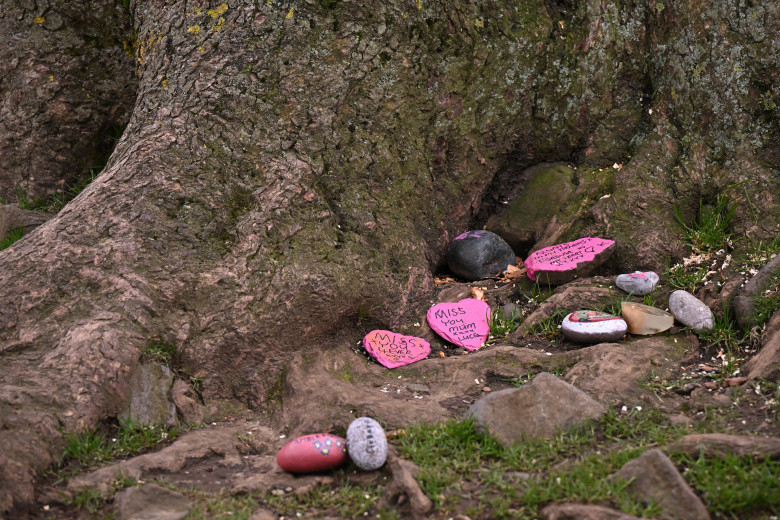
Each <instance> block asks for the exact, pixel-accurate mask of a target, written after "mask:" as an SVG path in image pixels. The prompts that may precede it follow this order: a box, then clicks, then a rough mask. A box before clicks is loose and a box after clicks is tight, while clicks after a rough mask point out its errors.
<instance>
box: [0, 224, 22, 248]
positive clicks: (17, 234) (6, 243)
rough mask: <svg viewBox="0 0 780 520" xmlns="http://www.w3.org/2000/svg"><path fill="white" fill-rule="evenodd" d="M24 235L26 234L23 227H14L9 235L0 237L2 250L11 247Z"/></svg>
mask: <svg viewBox="0 0 780 520" xmlns="http://www.w3.org/2000/svg"><path fill="white" fill-rule="evenodd" d="M22 236H24V229H23V228H14V229H12V230H11V231H9V232H8V236H7V237H5V238H3V239H0V251H2V250H3V249H7V248H9V247H11V244H13V243H14V242H16V241H17V240H19V239H20V238H22Z"/></svg>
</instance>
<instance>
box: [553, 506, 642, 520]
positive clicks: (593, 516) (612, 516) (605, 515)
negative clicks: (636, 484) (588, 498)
mask: <svg viewBox="0 0 780 520" xmlns="http://www.w3.org/2000/svg"><path fill="white" fill-rule="evenodd" d="M541 513H542V518H543V519H544V520H640V519H639V518H637V517H635V516H633V515H629V514H627V513H624V512H622V511H618V510H616V509H611V508H609V507H604V506H597V505H595V504H550V505H549V506H546V507H544V509H542V511H541Z"/></svg>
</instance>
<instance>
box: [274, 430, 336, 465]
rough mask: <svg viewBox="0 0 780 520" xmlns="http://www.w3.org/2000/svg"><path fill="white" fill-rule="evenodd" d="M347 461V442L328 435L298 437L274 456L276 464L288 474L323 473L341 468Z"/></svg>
mask: <svg viewBox="0 0 780 520" xmlns="http://www.w3.org/2000/svg"><path fill="white" fill-rule="evenodd" d="M347 459H348V456H347V441H346V440H345V439H343V438H342V437H338V436H336V435H331V434H330V433H313V434H311V435H304V436H303V437H298V438H297V439H293V440H291V441H290V442H288V443H287V444H285V445H284V446H283V447H282V449H281V450H279V453H277V454H276V463H277V464H278V465H279V467H280V468H282V469H283V470H284V471H288V472H290V473H313V472H317V471H325V470H329V469H333V468H336V467H338V466H341V465H342V464H344V463H345V462H346V461H347Z"/></svg>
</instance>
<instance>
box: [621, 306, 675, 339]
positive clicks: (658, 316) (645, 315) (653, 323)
mask: <svg viewBox="0 0 780 520" xmlns="http://www.w3.org/2000/svg"><path fill="white" fill-rule="evenodd" d="M620 306H621V314H622V315H623V320H625V322H626V324H627V325H628V332H630V333H631V334H638V335H642V336H646V335H648V334H658V333H659V332H663V331H665V330H669V329H671V328H672V325H674V316H672V315H671V314H669V313H668V312H666V311H662V310H661V309H656V308H655V307H650V306H649V305H643V304H641V303H633V302H623V303H621V304H620Z"/></svg>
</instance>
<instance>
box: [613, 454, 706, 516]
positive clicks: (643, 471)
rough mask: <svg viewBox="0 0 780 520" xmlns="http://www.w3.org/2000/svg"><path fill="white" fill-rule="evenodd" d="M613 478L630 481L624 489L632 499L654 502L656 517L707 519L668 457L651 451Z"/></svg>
mask: <svg viewBox="0 0 780 520" xmlns="http://www.w3.org/2000/svg"><path fill="white" fill-rule="evenodd" d="M613 478H616V479H620V480H630V481H631V482H630V483H629V484H628V486H627V487H626V489H627V490H628V492H629V493H630V494H631V495H632V496H634V497H635V498H636V499H638V500H641V501H643V502H646V503H650V502H655V503H656V504H658V506H659V507H660V508H661V511H662V513H661V515H660V516H659V518H662V519H668V520H673V519H677V520H709V518H710V515H709V513H708V512H707V508H706V507H704V504H703V503H702V501H701V500H700V499H699V497H698V496H697V495H696V493H694V492H693V490H692V489H691V488H690V486H688V483H687V482H685V479H684V478H683V477H682V475H680V473H679V472H678V471H677V468H676V467H675V466H674V463H672V461H671V460H669V457H667V456H666V455H664V454H663V452H661V451H660V450H658V449H656V448H653V449H651V450H648V451H646V452H645V453H643V454H642V455H641V456H639V457H637V458H635V459H634V460H631V461H629V462H627V463H626V464H625V465H623V467H622V468H620V470H619V471H618V472H617V473H615V474H614V475H613Z"/></svg>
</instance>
